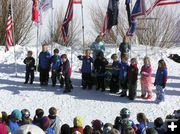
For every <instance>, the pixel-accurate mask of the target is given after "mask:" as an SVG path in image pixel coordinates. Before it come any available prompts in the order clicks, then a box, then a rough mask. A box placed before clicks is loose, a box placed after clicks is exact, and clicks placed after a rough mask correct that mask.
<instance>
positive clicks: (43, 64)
mask: <svg viewBox="0 0 180 134" xmlns="http://www.w3.org/2000/svg"><path fill="white" fill-rule="evenodd" d="M50 58H51V54H50V53H49V52H48V51H47V52H41V53H40V54H39V67H40V69H50Z"/></svg>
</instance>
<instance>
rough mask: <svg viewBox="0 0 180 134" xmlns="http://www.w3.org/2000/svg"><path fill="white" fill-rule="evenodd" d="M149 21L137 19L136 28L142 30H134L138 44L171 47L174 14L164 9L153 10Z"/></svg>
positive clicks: (174, 31) (174, 23)
mask: <svg viewBox="0 0 180 134" xmlns="http://www.w3.org/2000/svg"><path fill="white" fill-rule="evenodd" d="M147 18H149V19H138V20H137V27H138V28H140V29H141V28H142V29H144V30H142V29H141V30H136V35H137V37H138V40H139V42H140V44H146V45H150V46H159V47H171V46H173V45H174V44H175V42H174V38H175V37H174V36H177V34H176V23H177V19H176V14H173V12H172V11H171V10H167V8H166V7H161V8H157V9H155V10H154V11H153V12H152V13H151V14H150V15H149V16H147Z"/></svg>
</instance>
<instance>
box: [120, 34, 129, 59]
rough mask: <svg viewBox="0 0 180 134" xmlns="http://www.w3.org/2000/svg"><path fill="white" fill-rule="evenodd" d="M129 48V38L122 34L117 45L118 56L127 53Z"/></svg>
mask: <svg viewBox="0 0 180 134" xmlns="http://www.w3.org/2000/svg"><path fill="white" fill-rule="evenodd" d="M130 50H131V46H130V44H129V40H128V37H127V36H124V38H123V42H122V43H121V44H120V45H119V51H120V56H121V57H122V55H124V54H126V55H129V52H130Z"/></svg>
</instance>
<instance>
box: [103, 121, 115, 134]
mask: <svg viewBox="0 0 180 134" xmlns="http://www.w3.org/2000/svg"><path fill="white" fill-rule="evenodd" d="M112 129H113V125H112V124H111V123H106V124H105V125H104V127H103V134H109V132H110V131H111V130H112Z"/></svg>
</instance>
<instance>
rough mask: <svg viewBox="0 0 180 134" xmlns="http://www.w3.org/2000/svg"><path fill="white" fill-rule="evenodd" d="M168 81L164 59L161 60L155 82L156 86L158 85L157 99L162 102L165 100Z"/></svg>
mask: <svg viewBox="0 0 180 134" xmlns="http://www.w3.org/2000/svg"><path fill="white" fill-rule="evenodd" d="M166 82H167V67H166V63H165V61H164V60H159V62H158V69H157V72H156V78H155V82H154V86H156V101H157V103H160V102H162V101H164V99H165V98H164V96H165V93H164V90H165V87H166Z"/></svg>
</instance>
